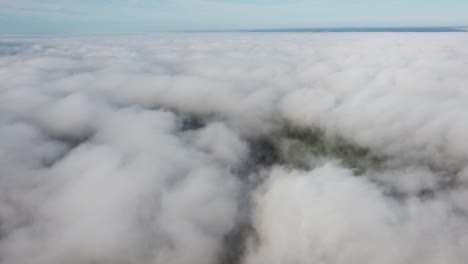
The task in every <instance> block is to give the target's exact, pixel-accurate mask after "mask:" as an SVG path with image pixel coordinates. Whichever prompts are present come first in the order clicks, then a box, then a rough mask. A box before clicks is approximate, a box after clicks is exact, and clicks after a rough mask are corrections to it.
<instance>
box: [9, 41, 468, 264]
mask: <svg viewBox="0 0 468 264" xmlns="http://www.w3.org/2000/svg"><path fill="white" fill-rule="evenodd" d="M467 43H468V36H467V35H466V34H464V33H437V34H436V33H431V34H421V33H411V34H410V33H408V34H397V33H385V34H383V33H339V34H278V33H276V34H275V33H273V34H255V35H254V34H249V33H236V34H234V33H233V34H228V33H226V34H225V33H223V34H201V33H200V34H158V35H151V36H105V37H93V36H88V37H68V38H65V37H64V38H51V39H44V38H11V39H6V38H4V39H2V40H1V41H0V165H1V166H0V167H1V168H2V169H1V172H0V263H5V264H16V263H25V264H28V263H48V264H55V263H64V262H67V263H84V262H93V263H174V264H179V263H180V264H184V263H203V264H206V263H221V262H227V263H245V264H260V263H289V262H292V263H309V262H316V263H334V264H340V263H363V262H375V263H408V262H411V263H463V262H464V260H465V259H466V258H467V257H468V256H467V255H466V253H465V252H466V249H467V247H466V245H467V242H468V235H467V234H466V232H465V230H467V229H468V218H467V217H466V214H467V213H468V206H467V205H466V199H467V198H468V196H467V195H468V191H467V189H466V182H467V180H468V176H467V175H468V173H466V172H467V171H468V147H467V146H466V144H465V142H468V126H467V125H465V123H466V122H465V119H466V118H465V117H466V114H467V113H468V104H467V100H468V93H467V92H466V89H465V88H466V87H465V85H466V83H468V75H467V74H466V70H465V69H466V68H467V67H468V52H467V51H466V49H465V48H464V47H465V46H466V44H467ZM363 164H364V165H363Z"/></svg>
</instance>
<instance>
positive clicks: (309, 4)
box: [0, 0, 468, 34]
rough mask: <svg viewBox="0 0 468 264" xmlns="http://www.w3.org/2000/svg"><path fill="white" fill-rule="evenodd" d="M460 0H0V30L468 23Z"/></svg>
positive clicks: (36, 31) (465, 7)
mask: <svg viewBox="0 0 468 264" xmlns="http://www.w3.org/2000/svg"><path fill="white" fill-rule="evenodd" d="M467 13H468V1H466V0H445V1H442V0H428V1H422V0H415V1H405V0H395V1H371V0H356V1H345V0H334V1H325V0H309V1H307V0H285V1H280V0H156V1H151V0H97V1H90V0H44V1H35V0H0V34H42V33H122V32H148V31H179V30H223V29H257V28H260V29H261V28H298V27H299V28H303V27H357V26H359V27H370V26H372V27H401V26H467V25H468V16H466V14H467Z"/></svg>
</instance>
